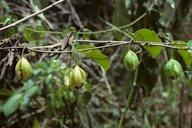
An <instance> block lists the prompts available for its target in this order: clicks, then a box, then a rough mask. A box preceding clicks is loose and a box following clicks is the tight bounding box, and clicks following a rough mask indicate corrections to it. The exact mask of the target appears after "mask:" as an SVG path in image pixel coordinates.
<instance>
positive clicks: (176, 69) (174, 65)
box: [165, 59, 183, 80]
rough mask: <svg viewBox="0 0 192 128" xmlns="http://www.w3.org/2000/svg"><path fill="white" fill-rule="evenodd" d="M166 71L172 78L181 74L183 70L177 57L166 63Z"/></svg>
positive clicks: (174, 78)
mask: <svg viewBox="0 0 192 128" xmlns="http://www.w3.org/2000/svg"><path fill="white" fill-rule="evenodd" d="M165 71H166V74H167V76H168V77H169V78H170V79H173V80H176V79H177V78H178V77H179V76H181V74H182V72H183V70H182V67H181V64H180V63H179V62H178V61H176V60H175V59H170V60H169V61H168V62H167V64H166V65H165Z"/></svg>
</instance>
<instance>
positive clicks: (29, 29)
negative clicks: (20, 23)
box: [23, 26, 45, 42]
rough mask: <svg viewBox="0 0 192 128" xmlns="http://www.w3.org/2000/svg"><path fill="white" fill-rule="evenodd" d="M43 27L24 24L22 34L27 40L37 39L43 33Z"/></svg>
mask: <svg viewBox="0 0 192 128" xmlns="http://www.w3.org/2000/svg"><path fill="white" fill-rule="evenodd" d="M44 31H45V29H44V27H43V26H35V27H33V26H25V27H24V30H23V36H24V38H25V39H26V40H27V41H29V42H30V41H38V40H40V39H41V38H43V37H44V35H45V32H44Z"/></svg>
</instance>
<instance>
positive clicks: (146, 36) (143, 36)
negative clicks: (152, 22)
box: [134, 29, 162, 58]
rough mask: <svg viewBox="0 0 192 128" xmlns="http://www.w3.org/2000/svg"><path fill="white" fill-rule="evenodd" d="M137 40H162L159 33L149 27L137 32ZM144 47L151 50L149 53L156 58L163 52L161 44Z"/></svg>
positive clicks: (135, 38) (151, 41) (153, 41)
mask: <svg viewBox="0 0 192 128" xmlns="http://www.w3.org/2000/svg"><path fill="white" fill-rule="evenodd" d="M134 40H135V41H147V42H150V43H157V42H161V40H160V39H159V37H158V35H157V34H156V33H155V32H154V31H151V30H149V29H140V30H138V31H136V32H135V37H134ZM144 48H145V49H146V50H147V51H148V52H149V54H150V55H151V56H152V57H153V58H155V57H156V56H157V55H159V53H160V52H161V49H162V47H159V46H152V47H151V46H144Z"/></svg>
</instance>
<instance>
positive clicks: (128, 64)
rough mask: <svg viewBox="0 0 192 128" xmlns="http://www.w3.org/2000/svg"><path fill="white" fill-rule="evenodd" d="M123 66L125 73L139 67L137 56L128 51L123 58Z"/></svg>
mask: <svg viewBox="0 0 192 128" xmlns="http://www.w3.org/2000/svg"><path fill="white" fill-rule="evenodd" d="M124 64H125V68H126V69H127V71H133V70H135V69H136V68H137V66H138V65H139V59H138V56H137V54H135V53H134V52H133V51H131V50H129V51H128V52H127V54H126V55H125V57H124Z"/></svg>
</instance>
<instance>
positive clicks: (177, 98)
mask: <svg viewBox="0 0 192 128" xmlns="http://www.w3.org/2000/svg"><path fill="white" fill-rule="evenodd" d="M55 2H56V0H0V27H3V26H6V25H8V24H11V23H13V22H15V21H17V20H19V19H21V18H23V17H26V16H28V15H30V14H32V13H34V12H38V11H40V10H41V9H43V8H45V7H47V6H48V5H50V4H52V3H55ZM191 7H192V1H191V0H65V1H64V2H62V3H59V4H57V5H55V6H53V7H52V8H50V9H49V10H47V11H45V12H44V13H42V14H40V15H38V16H35V17H32V18H30V19H28V20H27V21H25V22H22V23H20V24H19V25H16V26H14V27H11V28H8V29H6V30H3V31H0V40H1V42H0V48H2V47H22V46H25V45H27V46H43V45H53V44H56V43H57V42H58V41H60V40H62V39H63V38H65V37H66V35H67V33H69V32H72V33H73V35H74V39H75V40H79V39H81V40H100V41H102V40H119V41H128V40H130V37H132V34H133V32H135V31H137V30H139V29H142V28H147V29H150V30H153V31H155V32H156V33H157V34H158V36H159V37H160V39H161V40H162V42H165V43H168V42H172V41H174V40H181V41H183V42H185V41H187V40H189V39H191V38H192V34H191V33H192V29H191V28H192V22H191V19H192V8H191ZM122 26H123V27H122ZM75 45H77V46H78V45H94V46H100V45H102V43H94V42H91V41H90V42H89V43H86V42H84V43H82V42H76V44H75ZM87 47H88V46H87ZM68 49H70V48H68ZM132 49H133V51H135V52H136V53H137V54H138V56H139V58H140V66H139V69H138V78H137V85H138V87H137V90H136V92H135V96H134V97H133V98H132V101H131V106H130V109H129V110H128V112H127V113H126V114H125V118H124V121H123V124H122V127H123V128H190V127H192V93H191V92H192V89H191V82H190V80H189V79H191V75H190V73H191V68H190V64H189V66H188V65H186V64H185V62H184V61H183V59H182V57H181V56H180V55H179V54H178V52H177V50H176V51H174V56H175V57H177V59H178V60H179V62H180V63H181V65H182V67H183V70H184V75H183V76H182V77H181V78H179V79H178V80H176V81H172V80H169V79H168V78H167V77H166V75H165V71H164V66H165V63H166V62H167V61H168V59H169V58H170V55H169V50H167V49H164V50H163V51H162V52H161V54H160V55H158V57H157V58H155V59H154V58H151V57H150V56H149V55H148V54H147V52H146V50H144V49H143V47H141V48H138V47H137V46H132ZM140 49H142V52H140ZM49 50H53V49H49ZM127 50H128V46H126V45H121V46H118V47H110V48H105V49H101V51H102V53H101V54H102V55H100V56H102V57H103V58H102V59H103V61H102V62H101V61H99V60H98V58H94V57H95V56H84V55H81V54H80V55H78V57H74V56H73V55H71V54H68V53H63V54H61V55H60V56H59V57H58V58H57V57H56V56H55V55H54V56H52V55H50V54H48V53H39V52H34V51H32V52H31V51H29V50H27V49H25V50H24V54H25V55H24V56H25V57H26V58H27V59H28V60H29V62H30V64H31V66H32V68H33V71H32V77H31V78H30V79H28V80H26V79H25V80H18V79H17V78H16V76H15V65H16V63H17V61H18V60H19V58H20V56H21V54H22V49H19V48H18V49H14V50H10V49H9V50H0V127H2V128H21V127H22V128H31V127H32V128H114V127H117V125H118V123H119V120H120V118H121V116H122V113H123V112H124V110H125V105H126V103H127V97H128V95H129V93H130V90H131V86H132V83H133V79H134V72H127V71H126V69H125V67H124V65H123V58H124V55H125V54H126V52H127ZM96 51H97V50H96ZM94 54H95V53H94ZM189 63H190V62H189ZM76 64H79V65H80V66H81V68H82V69H83V70H84V71H86V72H87V84H86V85H85V86H84V87H82V88H79V89H71V88H70V87H69V86H68V85H67V84H66V82H67V81H68V79H69V78H68V77H67V76H68V74H69V72H70V69H71V68H72V67H74V66H75V65H76ZM109 66H110V68H109Z"/></svg>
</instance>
